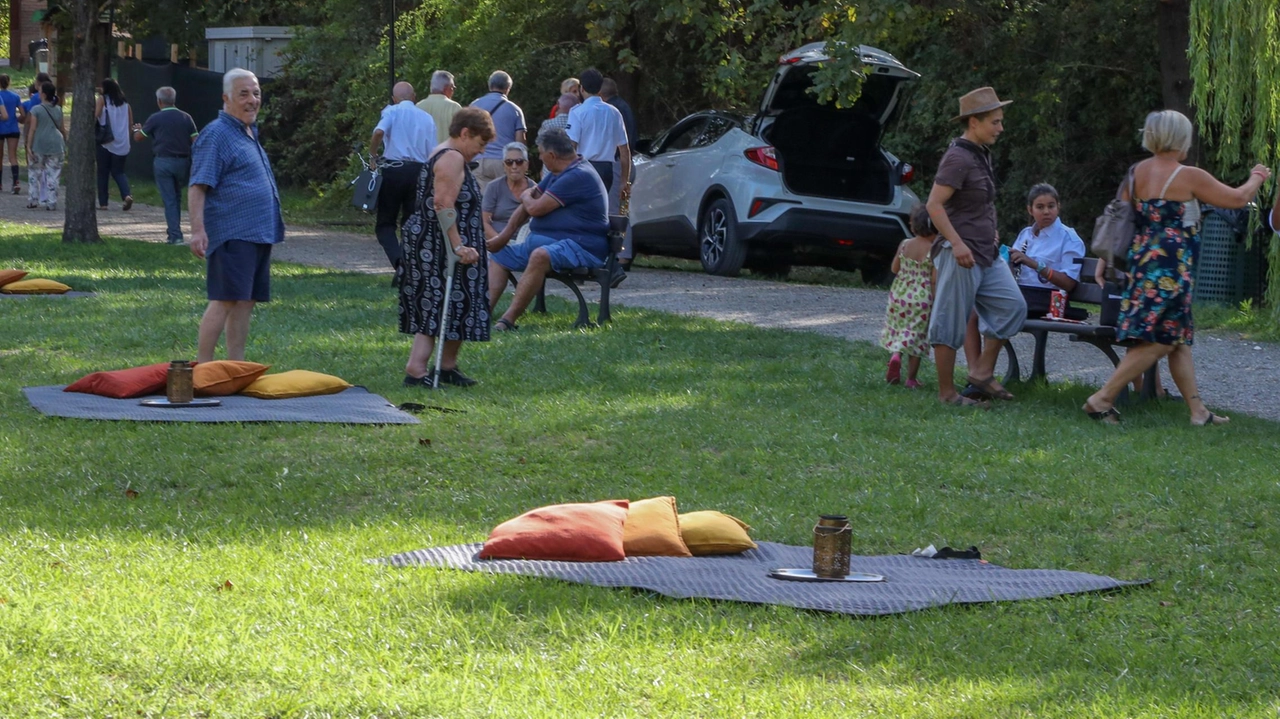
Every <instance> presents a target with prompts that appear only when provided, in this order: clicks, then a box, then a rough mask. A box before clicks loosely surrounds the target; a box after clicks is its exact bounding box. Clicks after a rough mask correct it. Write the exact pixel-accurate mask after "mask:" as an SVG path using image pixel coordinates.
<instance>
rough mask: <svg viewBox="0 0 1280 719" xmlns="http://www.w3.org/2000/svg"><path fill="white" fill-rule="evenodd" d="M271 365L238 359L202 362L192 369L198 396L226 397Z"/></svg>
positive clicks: (246, 385) (257, 376)
mask: <svg viewBox="0 0 1280 719" xmlns="http://www.w3.org/2000/svg"><path fill="white" fill-rule="evenodd" d="M269 369H271V365H265V364H258V363H257V362H242V361H238V360H215V361H213V362H200V363H199V364H197V365H196V366H195V368H194V369H192V370H191V383H192V385H193V386H194V388H195V391H196V396H197V397H226V396H227V395H229V394H235V393H236V392H239V391H240V390H242V389H244V388H245V387H248V386H249V385H251V384H253V381H254V380H256V379H258V378H259V377H261V376H262V375H264V374H266V373H267V370H269Z"/></svg>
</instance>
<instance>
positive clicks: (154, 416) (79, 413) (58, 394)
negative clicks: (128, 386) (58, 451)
mask: <svg viewBox="0 0 1280 719" xmlns="http://www.w3.org/2000/svg"><path fill="white" fill-rule="evenodd" d="M65 386H66V385H53V386H48V387H23V388H22V392H23V393H24V394H26V395H27V401H28V402H30V403H31V406H32V407H35V408H36V410H38V411H39V412H40V413H42V414H46V415H49V416H51V417H73V418H76V419H116V420H130V421H135V422H330V423H339V424H418V418H416V417H414V416H413V415H411V414H407V413H405V412H401V411H400V410H398V409H396V407H395V405H393V404H391V403H390V402H388V401H387V400H385V399H383V398H382V397H379V396H378V395H376V394H371V393H370V392H369V391H368V390H366V389H365V388H363V387H351V388H349V389H346V390H343V391H342V392H339V393H337V394H327V395H322V396H319V397H295V398H292V399H258V398H257V397H249V396H247V395H239V394H233V395H229V396H227V397H218V398H217V399H219V400H221V401H222V406H221V407H205V408H198V409H196V408H192V409H184V408H175V409H170V408H157V407H143V406H142V405H140V404H138V403H139V402H141V401H142V400H143V399H146V398H145V397H138V398H135V399H111V398H110V397H99V396H98V395H95V394H84V393H82V392H63V391H62V388H63V387H65ZM156 396H157V397H163V395H156Z"/></svg>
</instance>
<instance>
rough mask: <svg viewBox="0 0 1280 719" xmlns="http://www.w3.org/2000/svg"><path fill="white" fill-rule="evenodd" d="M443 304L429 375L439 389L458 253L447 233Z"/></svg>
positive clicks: (433, 387)
mask: <svg viewBox="0 0 1280 719" xmlns="http://www.w3.org/2000/svg"><path fill="white" fill-rule="evenodd" d="M444 251H445V264H444V278H445V279H444V306H443V307H441V308H440V337H439V338H438V339H437V340H436V368H435V370H434V371H433V374H432V376H431V389H440V358H441V357H443V356H444V337H445V334H447V333H448V331H449V305H450V304H452V302H451V299H452V298H451V295H453V270H454V268H455V267H457V266H458V253H456V252H454V251H453V243H452V242H450V241H449V235H448V233H445V236H444Z"/></svg>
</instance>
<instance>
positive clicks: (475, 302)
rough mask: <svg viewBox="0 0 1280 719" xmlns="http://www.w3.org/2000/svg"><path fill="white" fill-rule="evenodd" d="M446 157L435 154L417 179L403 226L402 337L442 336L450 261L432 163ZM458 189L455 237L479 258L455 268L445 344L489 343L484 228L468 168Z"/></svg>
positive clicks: (477, 191) (475, 186)
mask: <svg viewBox="0 0 1280 719" xmlns="http://www.w3.org/2000/svg"><path fill="white" fill-rule="evenodd" d="M446 152H457V150H454V149H453V148H446V149H444V150H443V151H441V152H438V153H436V154H435V155H434V156H433V157H432V158H431V159H429V160H428V161H427V163H426V164H425V165H423V167H422V174H421V175H419V176H418V194H417V199H416V200H415V201H414V212H413V214H412V215H411V216H410V217H409V219H408V221H406V222H405V223H404V227H403V228H402V232H403V234H404V264H403V267H402V271H403V273H404V274H403V276H402V277H401V281H400V331H401V332H403V333H405V334H421V335H427V336H429V337H439V336H440V310H441V307H442V305H443V303H444V286H445V278H444V270H445V262H446V259H447V257H448V254H447V250H446V245H445V244H444V243H445V242H448V240H447V239H446V238H445V236H444V233H443V232H442V231H441V230H440V223H439V221H438V220H437V219H436V208H435V170H434V168H435V163H436V160H438V159H440V157H441V156H442V155H443V154H444V153H446ZM463 172H464V173H465V174H464V177H463V180H462V188H461V189H460V190H459V192H458V199H457V201H456V202H455V203H454V208H455V209H456V210H457V211H458V223H457V228H458V236H459V237H461V238H462V244H464V245H466V246H467V247H471V248H474V249H475V250H476V251H477V252H479V253H480V260H479V262H476V263H475V264H472V265H464V264H462V263H461V262H459V263H458V265H457V267H456V268H455V269H454V274H453V296H452V297H451V298H450V302H451V303H452V304H451V306H450V308H449V326H448V328H447V329H446V332H445V339H446V340H463V341H466V342H487V341H488V340H489V257H488V252H487V251H486V250H485V246H484V223H483V222H482V221H481V217H480V202H481V198H482V195H481V193H480V185H479V183H477V182H476V179H475V178H474V177H472V175H471V170H470V168H466V167H465V165H464V169H463Z"/></svg>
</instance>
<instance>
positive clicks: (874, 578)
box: [769, 569, 884, 582]
mask: <svg viewBox="0 0 1280 719" xmlns="http://www.w3.org/2000/svg"><path fill="white" fill-rule="evenodd" d="M769 578H770V579H785V580H787V581H789V582H883V581H884V575H882V574H868V573H866V572H849V574H847V575H846V576H845V577H844V578H842V579H829V578H827V577H819V576H818V575H816V574H814V573H813V570H812V569H775V570H773V571H772V572H769Z"/></svg>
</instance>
